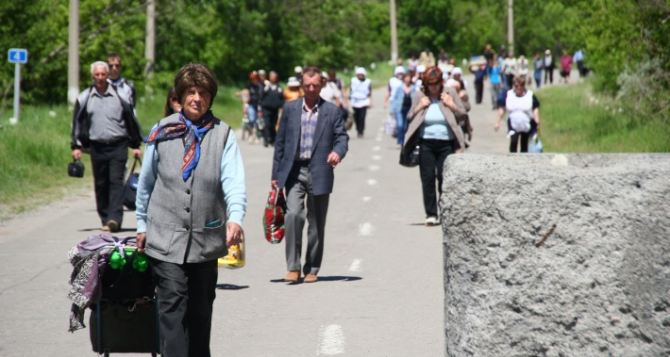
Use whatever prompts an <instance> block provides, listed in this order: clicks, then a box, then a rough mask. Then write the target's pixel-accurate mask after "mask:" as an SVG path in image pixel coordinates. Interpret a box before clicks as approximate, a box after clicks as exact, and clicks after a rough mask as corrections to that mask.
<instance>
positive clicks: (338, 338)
mask: <svg viewBox="0 0 670 357" xmlns="http://www.w3.org/2000/svg"><path fill="white" fill-rule="evenodd" d="M344 342H345V341H344V330H342V326H340V325H328V326H321V328H320V329H319V350H318V352H317V355H318V356H335V355H341V354H344Z"/></svg>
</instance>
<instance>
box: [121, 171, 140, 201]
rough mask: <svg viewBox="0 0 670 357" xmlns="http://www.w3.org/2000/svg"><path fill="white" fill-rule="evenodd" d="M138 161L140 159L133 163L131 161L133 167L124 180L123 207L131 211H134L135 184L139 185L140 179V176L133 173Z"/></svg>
mask: <svg viewBox="0 0 670 357" xmlns="http://www.w3.org/2000/svg"><path fill="white" fill-rule="evenodd" d="M139 161H140V159H138V158H135V161H133V166H132V167H131V168H130V172H129V173H128V179H127V180H126V184H125V185H124V186H123V205H124V206H126V208H128V209H129V210H131V211H132V210H135V197H137V184H138V183H139V179H140V174H139V173H137V172H135V167H136V166H137V163H138V162H139ZM140 164H141V162H140Z"/></svg>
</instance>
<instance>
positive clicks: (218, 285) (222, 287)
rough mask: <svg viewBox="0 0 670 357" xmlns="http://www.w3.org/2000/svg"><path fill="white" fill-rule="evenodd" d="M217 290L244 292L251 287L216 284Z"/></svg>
mask: <svg viewBox="0 0 670 357" xmlns="http://www.w3.org/2000/svg"><path fill="white" fill-rule="evenodd" d="M216 288H217V289H221V290H242V289H248V288H249V285H235V284H216Z"/></svg>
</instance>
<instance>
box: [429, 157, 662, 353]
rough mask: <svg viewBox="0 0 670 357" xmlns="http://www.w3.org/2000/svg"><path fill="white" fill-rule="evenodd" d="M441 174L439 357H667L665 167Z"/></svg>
mask: <svg viewBox="0 0 670 357" xmlns="http://www.w3.org/2000/svg"><path fill="white" fill-rule="evenodd" d="M447 164H448V166H449V171H448V173H447V175H446V178H445V188H446V187H449V188H450V189H449V190H446V192H445V194H444V195H443V196H442V202H441V204H442V206H443V207H446V210H445V211H444V212H443V216H442V218H443V222H444V229H445V235H444V261H445V267H444V269H445V316H446V318H445V319H446V329H445V333H446V338H447V342H446V350H447V355H448V356H458V357H461V356H640V357H642V356H668V355H670V338H669V337H668V336H670V335H669V332H670V297H669V296H670V295H669V293H670V245H668V239H669V238H670V215H668V212H670V204H669V203H668V197H670V180H668V177H670V155H668V154H637V155H634V154H629V155H626V154H620V155H595V154H590V155H589V154H573V155H555V154H544V155H533V154H531V155H523V156H518V155H516V156H512V155H497V156H496V155H476V154H466V155H461V156H452V157H450V158H449V159H448V160H447Z"/></svg>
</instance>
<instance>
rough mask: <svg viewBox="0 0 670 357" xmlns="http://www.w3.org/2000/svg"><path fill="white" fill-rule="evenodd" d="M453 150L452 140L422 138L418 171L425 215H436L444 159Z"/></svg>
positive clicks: (440, 191)
mask: <svg viewBox="0 0 670 357" xmlns="http://www.w3.org/2000/svg"><path fill="white" fill-rule="evenodd" d="M453 152H454V142H453V141H445V140H422V141H421V143H420V151H419V172H420V173H421V187H422V188H423V207H424V209H425V211H426V217H437V216H438V211H437V199H438V196H437V194H436V187H435V179H437V192H438V193H439V194H442V173H443V168H444V161H445V160H446V159H447V156H448V155H449V154H452V153H453Z"/></svg>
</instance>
